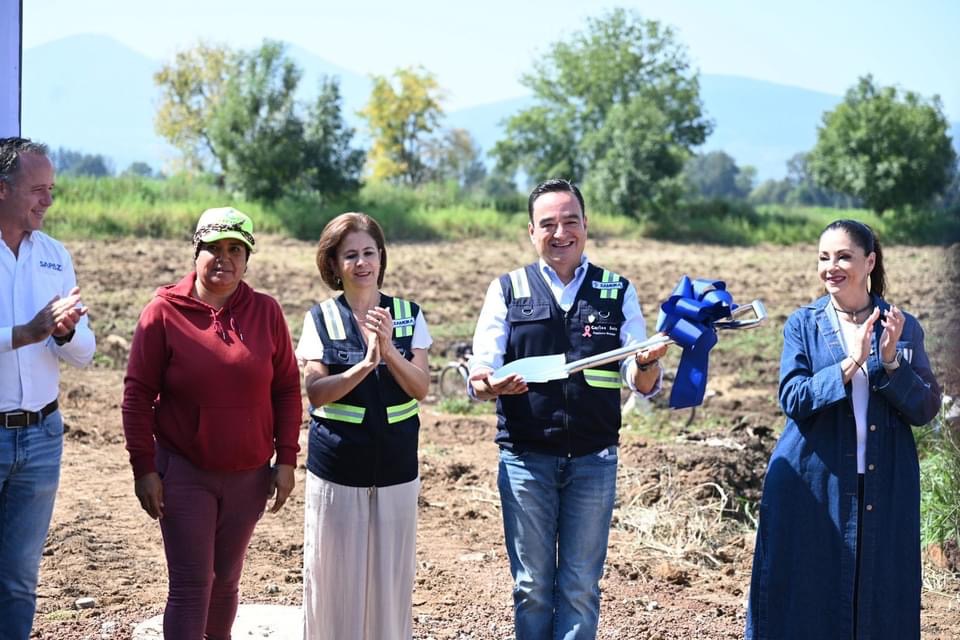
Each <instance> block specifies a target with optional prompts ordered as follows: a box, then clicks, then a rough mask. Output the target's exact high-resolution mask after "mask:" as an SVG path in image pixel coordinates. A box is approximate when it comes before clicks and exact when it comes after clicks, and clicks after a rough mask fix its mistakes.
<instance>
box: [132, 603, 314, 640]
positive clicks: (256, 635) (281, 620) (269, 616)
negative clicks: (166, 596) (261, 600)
mask: <svg viewBox="0 0 960 640" xmlns="http://www.w3.org/2000/svg"><path fill="white" fill-rule="evenodd" d="M233 638H234V640H252V639H260V638H269V640H302V639H303V613H302V612H301V610H300V607H287V606H283V605H278V604H242V605H240V608H239V609H238V610H237V618H236V620H235V621H234V623H233ZM133 640H163V616H162V615H159V616H155V617H153V618H150V619H149V620H146V621H144V622H141V623H140V624H138V625H137V627H136V628H135V629H134V630H133Z"/></svg>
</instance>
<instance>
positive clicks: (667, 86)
mask: <svg viewBox="0 0 960 640" xmlns="http://www.w3.org/2000/svg"><path fill="white" fill-rule="evenodd" d="M521 82H522V84H524V85H525V86H526V87H528V88H529V89H530V90H531V91H532V92H533V95H534V98H535V100H536V102H535V104H534V106H532V107H530V108H529V109H525V110H523V111H521V112H520V113H518V114H517V115H515V116H513V117H512V118H510V119H509V120H508V122H507V125H506V135H505V136H504V139H503V140H500V141H499V142H497V144H496V146H495V147H494V150H493V153H494V155H495V156H496V157H497V160H498V165H499V169H500V170H501V171H508V172H509V171H513V170H516V169H522V170H523V171H524V172H525V173H526V174H527V176H528V177H529V178H530V179H531V180H535V181H538V180H542V179H545V178H548V177H567V178H571V179H573V180H576V181H578V182H582V183H584V184H585V186H586V187H587V188H588V190H590V193H591V197H592V199H593V200H594V201H595V202H596V203H597V206H599V207H601V208H603V207H606V208H611V209H614V210H617V211H622V212H624V213H628V214H631V215H636V216H641V215H643V214H645V213H649V212H651V210H658V209H659V210H663V209H664V208H665V207H666V206H667V205H669V204H670V203H671V202H673V201H674V200H675V199H676V198H677V197H678V196H679V194H680V193H681V191H682V185H681V181H680V180H679V179H678V175H679V174H680V172H681V170H682V169H683V165H684V162H685V161H686V159H687V158H688V157H689V156H690V155H691V149H692V148H693V147H695V146H697V145H700V144H702V143H703V142H704V140H706V137H707V135H708V134H709V133H710V130H711V124H710V122H709V121H708V120H707V119H706V118H705V117H704V115H703V112H702V106H701V102H700V95H699V94H700V88H699V81H698V79H697V74H696V73H695V72H694V71H692V70H691V69H690V63H689V61H688V59H687V54H686V50H685V48H684V47H683V46H682V45H680V44H679V43H678V42H677V40H676V38H675V35H674V32H673V30H672V29H671V28H669V27H665V26H662V25H661V24H660V23H659V22H657V21H655V20H645V19H643V18H642V17H641V16H640V14H638V13H637V12H635V11H628V10H625V9H614V10H613V11H611V12H609V13H607V14H605V15H604V16H602V17H600V18H595V19H588V20H587V24H586V28H585V29H584V30H583V31H582V32H578V33H575V34H574V35H573V36H572V37H570V38H569V39H568V40H565V41H561V42H557V43H555V44H553V45H552V46H551V47H550V49H549V50H548V52H547V54H546V55H545V56H544V57H543V58H542V59H540V60H538V61H536V62H535V63H534V67H533V72H532V73H529V74H526V75H524V76H523V78H522V80H521Z"/></svg>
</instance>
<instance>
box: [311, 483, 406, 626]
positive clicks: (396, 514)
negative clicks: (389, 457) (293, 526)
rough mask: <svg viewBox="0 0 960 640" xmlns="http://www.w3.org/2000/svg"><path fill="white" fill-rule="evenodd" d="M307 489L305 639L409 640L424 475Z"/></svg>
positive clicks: (315, 484)
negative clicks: (377, 484)
mask: <svg viewBox="0 0 960 640" xmlns="http://www.w3.org/2000/svg"><path fill="white" fill-rule="evenodd" d="M304 491H305V493H304V500H305V502H306V505H305V510H306V511H305V516H304V542H303V611H304V617H305V619H304V638H305V640H410V638H411V637H412V636H413V609H412V601H413V579H414V574H415V573H416V561H417V558H416V548H417V496H418V494H419V493H420V478H417V479H416V480H412V481H410V482H406V483H404V484H398V485H393V486H390V487H379V488H377V487H369V488H368V487H347V486H344V485H341V484H335V483H333V482H327V481H326V480H323V479H322V478H319V477H317V476H315V475H314V474H312V473H310V472H309V471H308V472H307V482H306V489H305V490H304Z"/></svg>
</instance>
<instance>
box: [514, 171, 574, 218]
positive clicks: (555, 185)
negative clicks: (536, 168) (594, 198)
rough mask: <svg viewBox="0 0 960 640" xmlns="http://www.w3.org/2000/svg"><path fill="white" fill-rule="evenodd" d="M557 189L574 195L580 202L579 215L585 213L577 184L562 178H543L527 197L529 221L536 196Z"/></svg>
mask: <svg viewBox="0 0 960 640" xmlns="http://www.w3.org/2000/svg"><path fill="white" fill-rule="evenodd" d="M557 191H560V192H566V193H572V194H573V195H575V196H576V197H577V202H579V203H580V215H583V216H585V215H587V207H586V205H585V204H584V203H583V194H581V193H580V189H578V188H577V185H575V184H573V183H572V182H570V181H569V180H566V179H564V178H551V179H549V180H544V181H543V182H541V183H540V184H538V185H537V186H535V187H534V188H533V191H531V192H530V197H529V198H528V199H527V215H528V216H529V217H530V222H531V223H532V222H533V203H534V202H536V201H537V198H539V197H540V196H542V195H543V194H545V193H554V192H557Z"/></svg>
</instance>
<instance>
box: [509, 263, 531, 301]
mask: <svg viewBox="0 0 960 640" xmlns="http://www.w3.org/2000/svg"><path fill="white" fill-rule="evenodd" d="M510 284H511V285H512V286H513V297H514V298H529V297H530V283H529V282H528V281H527V270H526V269H516V270H514V271H511V272H510Z"/></svg>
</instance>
